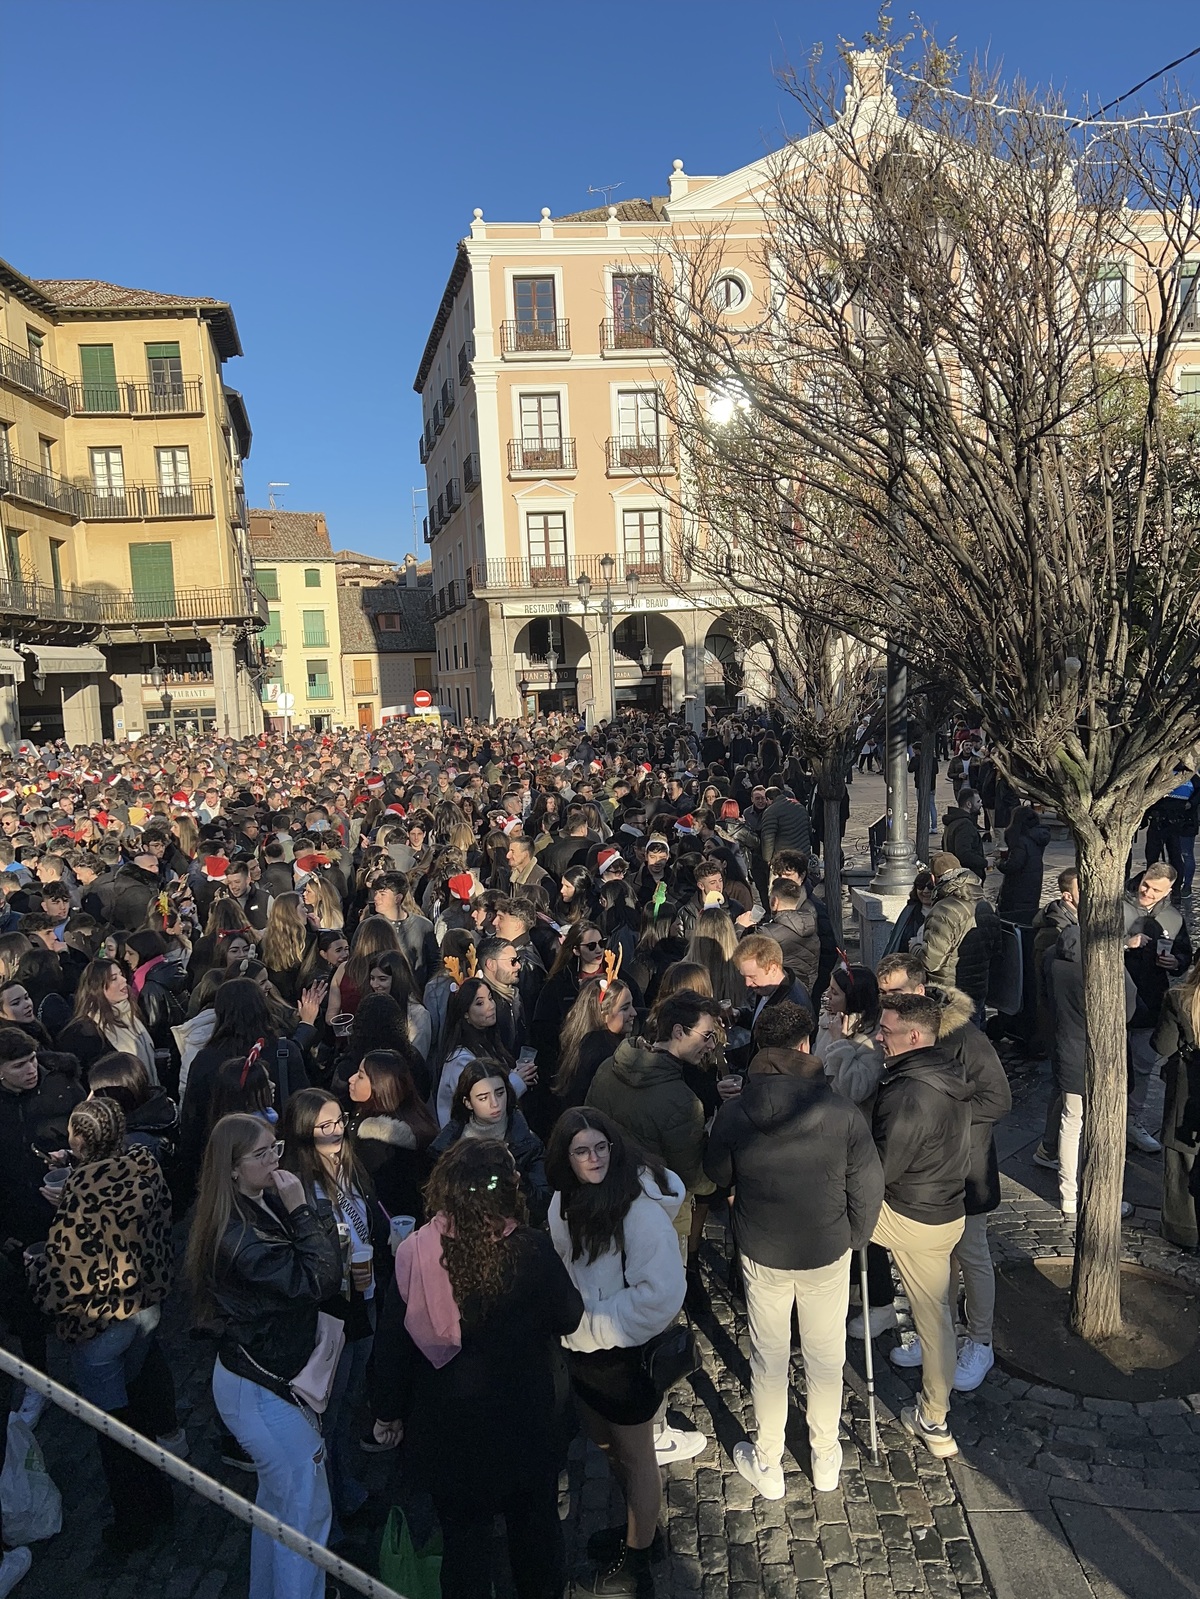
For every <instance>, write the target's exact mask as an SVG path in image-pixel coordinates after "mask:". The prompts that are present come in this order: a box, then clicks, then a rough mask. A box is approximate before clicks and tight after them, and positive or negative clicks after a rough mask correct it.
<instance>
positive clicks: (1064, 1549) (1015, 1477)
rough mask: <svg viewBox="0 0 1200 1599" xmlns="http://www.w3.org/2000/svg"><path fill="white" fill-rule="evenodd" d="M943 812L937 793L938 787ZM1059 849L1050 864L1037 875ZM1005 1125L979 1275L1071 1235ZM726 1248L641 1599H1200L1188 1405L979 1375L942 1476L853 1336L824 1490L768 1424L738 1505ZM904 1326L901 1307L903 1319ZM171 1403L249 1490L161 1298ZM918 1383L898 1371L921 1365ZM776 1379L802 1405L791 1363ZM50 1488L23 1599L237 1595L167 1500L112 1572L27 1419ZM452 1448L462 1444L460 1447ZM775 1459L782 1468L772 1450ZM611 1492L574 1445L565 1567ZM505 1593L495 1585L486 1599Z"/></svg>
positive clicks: (735, 1322)
mask: <svg viewBox="0 0 1200 1599" xmlns="http://www.w3.org/2000/svg"><path fill="white" fill-rule="evenodd" d="M942 798H943V799H944V795H943V796H942ZM881 809H882V782H881V780H880V779H879V778H878V777H863V778H859V779H858V780H857V781H856V783H855V789H854V808H853V812H852V823H851V831H850V838H849V848H848V854H849V855H850V856H851V857H853V856H854V855H855V853H856V849H857V846H858V844H859V842H860V841H865V834H866V827H867V825H869V823H870V822H871V821H873V820H874V818H875V817H876V816H877V815H878V814H879V812H880V810H881ZM1069 859H1070V850H1069V846H1059V845H1055V846H1053V847H1052V849H1051V851H1049V852H1048V857H1047V863H1046V864H1047V873H1048V877H1047V881H1048V882H1050V881H1052V875H1053V873H1055V872H1057V871H1058V870H1059V869H1060V867H1061V866H1062V865H1063V864H1066V863H1067V862H1068V861H1069ZM1013 1087H1014V1106H1013V1111H1012V1114H1011V1116H1010V1117H1009V1118H1007V1120H1006V1121H1005V1123H1004V1124H1003V1125H1002V1126H1001V1127H1000V1128H999V1129H998V1133H997V1141H998V1145H999V1151H1000V1157H1001V1170H1002V1174H1003V1202H1002V1204H1001V1207H1000V1209H999V1210H998V1211H997V1212H996V1213H995V1214H994V1216H993V1218H992V1223H991V1237H992V1242H993V1252H994V1254H995V1256H996V1259H997V1262H998V1263H999V1262H1002V1261H1006V1260H1017V1259H1029V1258H1031V1257H1035V1256H1041V1255H1063V1254H1069V1253H1070V1251H1071V1247H1072V1237H1071V1230H1070V1228H1069V1227H1068V1226H1067V1224H1066V1223H1064V1221H1063V1219H1062V1217H1061V1216H1060V1214H1059V1212H1058V1209H1057V1206H1056V1203H1055V1177H1054V1174H1053V1173H1052V1172H1047V1171H1044V1170H1042V1169H1040V1168H1038V1167H1035V1166H1034V1165H1033V1164H1032V1161H1031V1159H1030V1156H1031V1154H1032V1150H1033V1147H1034V1145H1035V1143H1036V1141H1037V1138H1038V1136H1039V1134H1040V1132H1041V1128H1042V1123H1043V1118H1044V1114H1045V1104H1046V1095H1047V1093H1048V1079H1047V1076H1046V1074H1045V1071H1044V1070H1043V1071H1041V1072H1037V1071H1024V1072H1017V1073H1016V1074H1015V1075H1014V1081H1013ZM1160 1165H1161V1163H1160V1161H1159V1159H1158V1158H1157V1157H1148V1156H1143V1155H1135V1154H1131V1155H1130V1158H1129V1163H1128V1168H1127V1176H1126V1190H1125V1191H1126V1197H1127V1198H1129V1199H1130V1200H1132V1201H1133V1203H1134V1206H1135V1210H1134V1214H1133V1216H1132V1218H1131V1219H1130V1221H1129V1222H1128V1223H1127V1224H1126V1225H1125V1230H1124V1236H1125V1255H1126V1257H1127V1258H1128V1259H1129V1260H1133V1261H1138V1262H1140V1263H1142V1264H1144V1265H1147V1266H1153V1267H1155V1268H1157V1269H1159V1270H1162V1271H1166V1272H1170V1273H1172V1274H1174V1275H1176V1276H1178V1277H1179V1278H1180V1279H1181V1280H1183V1281H1185V1282H1187V1283H1189V1284H1191V1285H1192V1286H1193V1287H1195V1288H1196V1289H1198V1290H1200V1262H1198V1261H1197V1260H1196V1259H1195V1258H1194V1257H1191V1256H1186V1255H1184V1254H1183V1253H1182V1252H1181V1251H1179V1250H1177V1249H1175V1248H1173V1247H1172V1246H1170V1245H1167V1244H1164V1243H1163V1241H1162V1240H1161V1239H1160V1238H1159V1236H1158V1186H1159V1176H1160ZM725 1249H726V1242H725V1234H724V1232H723V1230H722V1229H720V1228H718V1227H716V1226H710V1229H709V1237H708V1239H707V1241H706V1244H705V1252H704V1267H705V1273H706V1281H707V1283H708V1286H709V1294H710V1299H711V1307H712V1308H711V1312H710V1313H709V1314H706V1315H702V1316H700V1317H699V1318H698V1321H697V1327H698V1331H699V1334H700V1342H701V1347H702V1350H703V1355H704V1360H703V1366H702V1369H701V1370H700V1371H698V1372H697V1373H696V1375H695V1376H694V1377H693V1378H692V1379H691V1380H690V1381H689V1382H687V1383H684V1384H681V1385H680V1387H679V1388H678V1389H677V1390H676V1391H675V1393H674V1394H673V1395H672V1400H673V1410H674V1412H675V1414H676V1416H677V1419H679V1420H680V1421H681V1422H682V1421H686V1422H688V1423H690V1424H691V1425H694V1426H696V1427H700V1428H702V1429H703V1431H704V1432H705V1433H706V1434H707V1435H708V1437H709V1438H710V1439H711V1443H710V1445H709V1447H708V1448H707V1449H706V1450H705V1452H704V1453H703V1454H702V1455H701V1456H700V1457H699V1458H698V1459H697V1460H695V1461H693V1462H690V1463H688V1464H686V1465H681V1466H676V1467H672V1468H670V1469H669V1470H668V1472H667V1491H666V1519H667V1533H668V1544H669V1550H670V1558H669V1560H668V1561H667V1562H666V1563H665V1564H664V1565H662V1566H660V1567H658V1568H656V1572H657V1576H656V1587H657V1592H658V1595H659V1599H725V1596H726V1595H728V1596H730V1599H759V1596H760V1595H767V1596H770V1599H792V1596H796V1599H891V1596H893V1595H899V1596H907V1595H926V1594H927V1595H931V1596H933V1599H957V1596H962V1599H984V1596H985V1595H988V1594H994V1595H996V1596H997V1599H1040V1596H1042V1595H1052V1596H1055V1599H1117V1596H1127V1599H1184V1596H1189V1599H1195V1596H1197V1595H1198V1594H1200V1578H1198V1576H1197V1573H1200V1531H1198V1530H1197V1529H1200V1394H1197V1395H1194V1396H1192V1397H1191V1399H1181V1400H1169V1401H1159V1402H1155V1403H1152V1404H1144V1405H1132V1404H1123V1403H1117V1402H1109V1401H1103V1400H1093V1399H1080V1398H1078V1397H1076V1396H1074V1395H1072V1394H1068V1393H1065V1392H1063V1391H1061V1390H1058V1389H1054V1388H1048V1387H1043V1386H1037V1385H1030V1384H1029V1383H1027V1382H1024V1381H1021V1380H1018V1379H1017V1378H1015V1377H1011V1376H1007V1375H1005V1374H1003V1373H1002V1372H1001V1371H1000V1369H999V1368H996V1369H995V1370H994V1371H993V1372H992V1374H991V1375H990V1376H989V1377H988V1378H987V1379H986V1381H985V1382H984V1384H983V1386H982V1387H981V1388H980V1389H979V1390H978V1391H977V1392H976V1393H975V1394H971V1395H956V1396H955V1399H954V1405H953V1409H952V1413H951V1417H950V1420H951V1424H952V1426H953V1429H954V1432H955V1435H956V1437H957V1439H958V1442H959V1445H960V1450H961V1453H960V1455H959V1458H958V1460H957V1461H954V1462H951V1463H949V1465H948V1466H947V1465H946V1464H943V1463H939V1462H938V1461H936V1460H933V1459H932V1458H931V1457H930V1456H929V1455H928V1454H926V1453H925V1451H924V1450H923V1449H922V1448H919V1447H915V1446H914V1445H913V1443H912V1441H911V1440H910V1439H909V1438H908V1437H907V1435H906V1434H905V1433H904V1431H903V1429H902V1428H901V1427H900V1426H899V1422H898V1417H899V1414H900V1409H901V1406H902V1405H903V1404H906V1403H909V1402H910V1399H911V1395H912V1394H913V1393H914V1392H915V1389H916V1386H917V1385H916V1381H915V1379H914V1376H913V1374H911V1373H903V1374H901V1373H898V1372H896V1371H895V1370H894V1369H893V1368H891V1367H890V1365H889V1364H888V1362H887V1359H886V1351H887V1349H888V1348H890V1347H891V1346H892V1345H893V1343H894V1342H895V1335H894V1334H886V1335H885V1336H884V1337H883V1339H881V1340H880V1341H879V1343H878V1344H877V1346H876V1347H877V1362H876V1365H877V1371H878V1376H879V1381H878V1388H879V1395H880V1407H881V1408H880V1415H881V1422H882V1428H881V1442H882V1446H883V1447H882V1451H881V1455H880V1461H879V1464H878V1465H877V1466H874V1465H872V1464H871V1460H870V1454H869V1450H868V1447H867V1444H868V1434H867V1426H866V1405H865V1384H864V1379H863V1360H862V1346H861V1344H855V1343H851V1345H850V1351H849V1352H850V1362H849V1364H848V1366H847V1389H846V1408H845V1412H844V1418H843V1419H844V1439H845V1452H846V1470H845V1471H844V1473H843V1476H842V1480H841V1484H840V1486H839V1488H838V1491H837V1492H835V1493H829V1494H814V1493H813V1491H812V1488H811V1485H810V1482H809V1478H808V1475H807V1473H808V1449H807V1443H806V1441H805V1436H804V1429H803V1425H802V1419H801V1414H800V1411H799V1410H798V1409H797V1410H794V1411H793V1415H792V1418H791V1425H790V1426H789V1434H788V1440H789V1446H791V1447H790V1453H789V1455H788V1457H787V1458H786V1460H785V1468H786V1474H787V1495H786V1497H785V1498H784V1499H783V1500H782V1501H780V1502H778V1503H770V1502H767V1501H765V1500H762V1499H756V1498H755V1497H754V1496H753V1494H752V1491H751V1489H750V1488H749V1486H748V1484H746V1483H745V1482H744V1481H743V1480H742V1478H741V1477H740V1476H739V1475H738V1474H737V1472H736V1471H735V1470H734V1468H733V1464H732V1460H731V1458H730V1451H731V1450H732V1448H733V1445H734V1444H735V1443H736V1442H737V1441H738V1440H739V1439H740V1438H742V1437H743V1436H745V1433H746V1429H747V1424H748V1422H749V1420H750V1415H749V1393H748V1386H749V1370H748V1359H747V1357H748V1348H749V1346H748V1342H747V1336H746V1323H745V1316H744V1313H743V1312H742V1310H741V1308H740V1307H739V1306H736V1305H735V1304H733V1303H732V1302H731V1300H730V1297H729V1294H728V1292H727V1290H726V1287H725V1264H726V1262H725ZM903 1319H904V1318H903V1317H902V1320H903ZM165 1336H166V1342H167V1348H168V1354H169V1357H170V1359H171V1361H172V1364H173V1367H174V1369H175V1371H176V1373H177V1377H178V1381H179V1386H180V1408H181V1416H182V1419H183V1421H184V1423H185V1425H186V1426H187V1429H188V1433H189V1436H190V1438H191V1442H192V1459H193V1461H194V1463H195V1464H196V1465H197V1466H199V1467H200V1468H201V1469H203V1470H205V1471H208V1472H210V1473H211V1474H213V1475H215V1476H217V1477H219V1478H221V1479H222V1480H224V1481H225V1482H227V1483H228V1484H229V1485H230V1486H231V1487H234V1488H236V1489H238V1490H239V1491H245V1490H246V1489H247V1488H252V1480H251V1479H250V1478H247V1477H245V1476H243V1475H242V1474H240V1473H238V1472H233V1471H229V1470H227V1469H226V1468H224V1467H222V1466H221V1465H220V1464H219V1461H218V1459H217V1456H216V1436H215V1431H214V1427H213V1410H212V1404H211V1399H210V1396H209V1392H208V1384H209V1379H210V1375H211V1370H212V1361H213V1354H214V1345H213V1342H212V1341H211V1339H200V1338H196V1337H194V1336H192V1335H191V1334H190V1333H189V1330H188V1328H187V1326H186V1323H185V1320H184V1318H183V1314H182V1309H181V1307H180V1306H177V1305H176V1306H174V1307H173V1312H172V1314H171V1316H169V1317H168V1319H167V1322H166V1332H165ZM918 1375H919V1374H918ZM793 1387H794V1394H795V1396H796V1397H797V1399H800V1400H802V1394H803V1370H802V1366H801V1363H800V1360H799V1355H798V1354H797V1355H796V1357H795V1359H794V1363H793ZM39 1437H40V1438H41V1440H42V1442H43V1445H44V1447H45V1450H46V1455H47V1460H48V1463H49V1466H50V1469H51V1471H52V1473H53V1475H54V1476H55V1478H56V1480H57V1481H58V1483H59V1484H60V1486H61V1488H62V1491H63V1501H64V1518H65V1528H64V1531H63V1533H62V1534H61V1535H60V1536H59V1537H58V1538H56V1539H54V1540H53V1541H52V1542H51V1543H49V1544H45V1545H39V1546H37V1548H36V1550H35V1563H34V1568H33V1572H32V1573H31V1575H30V1576H29V1577H28V1578H27V1579H26V1581H25V1582H24V1583H22V1585H21V1587H20V1588H19V1590H18V1593H19V1594H20V1595H22V1596H23V1599H102V1596H103V1599H135V1596H136V1599H144V1596H148V1595H152V1596H155V1599H159V1596H161V1599H241V1596H243V1595H245V1593H246V1591H247V1579H248V1532H247V1531H246V1529H245V1528H244V1527H242V1526H241V1525H240V1524H238V1523H236V1522H234V1521H233V1520H232V1519H230V1518H229V1517H227V1516H225V1515H224V1514H222V1513H221V1512H220V1511H218V1510H217V1509H215V1508H214V1507H211V1506H209V1505H208V1504H207V1503H205V1502H204V1501H202V1500H200V1499H199V1498H198V1497H196V1496H194V1495H189V1494H187V1493H186V1492H184V1491H183V1490H180V1491H178V1493H177V1506H178V1511H177V1519H176V1523H175V1526H174V1529H173V1534H172V1536H171V1537H169V1538H164V1540H163V1542H162V1544H161V1545H160V1546H159V1547H157V1548H155V1549H152V1550H149V1551H147V1552H145V1553H143V1554H140V1555H137V1556H134V1557H132V1558H131V1559H128V1560H125V1561H118V1560H115V1559H113V1558H112V1557H110V1556H108V1555H107V1554H105V1553H104V1552H103V1550H102V1546H101V1545H100V1541H99V1534H100V1528H101V1526H102V1524H103V1522H104V1521H105V1520H106V1519H107V1510H106V1506H105V1495H104V1489H103V1483H102V1479H101V1476H100V1470H99V1461H98V1457H97V1454H96V1449H95V1444H94V1442H93V1441H92V1439H91V1438H90V1437H89V1436H88V1435H87V1434H86V1433H85V1431H84V1430H83V1429H82V1428H81V1427H79V1426H78V1425H76V1424H75V1423H74V1422H72V1421H70V1420H68V1419H66V1418H65V1417H63V1416H61V1415H60V1414H58V1413H57V1412H52V1413H50V1414H48V1415H47V1416H46V1418H45V1419H44V1420H43V1422H42V1423H41V1425H40V1427H39ZM463 1447H464V1448H469V1447H470V1442H469V1440H467V1439H464V1441H463ZM793 1456H794V1458H793ZM363 1468H364V1478H365V1480H366V1481H367V1482H368V1483H369V1485H370V1486H371V1487H372V1488H373V1489H374V1490H375V1491H376V1493H377V1495H378V1506H379V1520H380V1521H381V1520H382V1517H383V1515H384V1514H386V1508H387V1506H388V1505H389V1504H390V1503H392V1502H393V1501H395V1502H399V1503H402V1504H405V1505H406V1506H407V1507H408V1508H409V1510H410V1513H411V1514H412V1516H413V1517H414V1520H415V1522H416V1523H417V1525H418V1526H420V1525H422V1524H423V1522H424V1521H425V1520H426V1519H427V1517H428V1508H427V1506H425V1505H424V1504H423V1503H422V1501H421V1499H420V1496H419V1495H417V1494H415V1493H414V1490H413V1487H412V1485H411V1483H409V1482H407V1481H406V1480H405V1477H404V1472H403V1463H402V1461H393V1460H389V1459H387V1458H386V1457H384V1458H380V1457H367V1456H363ZM617 1514H618V1500H617V1496H616V1494H615V1493H614V1491H613V1489H612V1487H611V1484H610V1482H609V1478H608V1475H607V1471H606V1468H605V1466H604V1464H603V1462H602V1461H601V1460H600V1458H599V1457H598V1455H597V1454H596V1452H595V1451H594V1450H589V1449H587V1448H585V1446H584V1445H583V1443H582V1441H581V1440H577V1441H576V1444H575V1446H574V1448H573V1450H572V1455H571V1468H570V1506H569V1511H568V1538H569V1544H570V1547H571V1549H572V1551H573V1553H574V1554H575V1555H577V1556H581V1555H582V1552H583V1548H584V1545H585V1543H586V1539H587V1536H588V1534H589V1533H591V1532H592V1531H593V1530H595V1529H596V1528H598V1527H601V1526H604V1525H606V1524H608V1523H609V1522H611V1521H612V1520H614V1519H616V1518H617ZM378 1543H379V1526H378V1525H376V1526H374V1527H368V1528H365V1529H364V1528H359V1529H356V1531H355V1533H354V1535H353V1537H352V1538H351V1540H350V1541H349V1542H348V1544H347V1545H346V1546H345V1550H344V1552H345V1553H346V1555H347V1557H348V1558H353V1559H355V1560H356V1561H358V1562H359V1563H361V1564H363V1565H364V1566H365V1567H366V1569H368V1570H373V1560H374V1555H375V1553H376V1551H377V1549H378ZM504 1591H506V1592H507V1588H505V1590H504Z"/></svg>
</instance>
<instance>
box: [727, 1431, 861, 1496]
mask: <svg viewBox="0 0 1200 1599" xmlns="http://www.w3.org/2000/svg"><path fill="white" fill-rule="evenodd" d="M839 1453H840V1451H839ZM733 1463H734V1465H735V1466H736V1467H737V1469H738V1471H739V1472H740V1473H741V1474H742V1476H743V1477H745V1479H746V1481H747V1482H748V1483H750V1485H751V1486H752V1487H753V1488H754V1491H755V1492H756V1493H759V1494H761V1495H762V1496H763V1498H764V1499H782V1498H783V1495H784V1492H785V1489H784V1483H783V1467H782V1466H778V1465H777V1466H769V1465H768V1464H767V1462H766V1461H765V1460H764V1459H763V1457H762V1456H761V1455H760V1454H759V1452H758V1448H757V1446H756V1445H755V1444H752V1443H751V1442H750V1440H749V1439H743V1440H742V1442H741V1443H740V1444H734V1446H733Z"/></svg>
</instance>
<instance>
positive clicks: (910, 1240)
mask: <svg viewBox="0 0 1200 1599" xmlns="http://www.w3.org/2000/svg"><path fill="white" fill-rule="evenodd" d="M963 1221H964V1218H963V1217H961V1216H960V1217H959V1218H958V1220H957V1221H948V1222H942V1223H940V1224H938V1225H936V1226H930V1225H928V1224H927V1223H925V1222H919V1221H910V1220H909V1218H908V1217H907V1216H901V1215H900V1214H899V1213H898V1212H897V1211H894V1210H892V1208H891V1207H890V1206H889V1205H888V1203H887V1201H886V1200H885V1201H884V1205H883V1209H882V1210H881V1211H880V1212H879V1220H878V1221H877V1222H876V1223H875V1231H874V1232H873V1233H872V1235H871V1237H872V1240H873V1241H874V1242H875V1243H877V1244H882V1245H883V1246H884V1248H885V1249H890V1250H891V1252H892V1259H893V1260H894V1261H895V1262H896V1270H897V1271H898V1272H899V1273H900V1280H901V1282H902V1283H903V1284H904V1292H905V1293H906V1294H907V1295H908V1303H909V1305H910V1307H911V1309H912V1317H913V1321H914V1322H915V1323H916V1328H917V1336H918V1338H920V1340H921V1349H922V1351H923V1353H924V1363H923V1366H922V1373H923V1377H924V1382H923V1384H922V1387H921V1411H922V1414H923V1415H924V1417H925V1419H926V1421H929V1422H932V1423H933V1425H934V1426H935V1427H936V1426H938V1425H940V1424H941V1423H942V1422H943V1421H945V1419H946V1413H947V1411H948V1410H949V1409H950V1389H951V1387H952V1385H953V1383H954V1367H955V1365H956V1363H957V1360H958V1348H957V1345H956V1344H955V1340H954V1322H953V1319H952V1318H951V1314H950V1256H951V1255H952V1254H953V1253H954V1248H955V1245H956V1244H957V1243H958V1241H959V1239H960V1238H961V1237H962V1233H963Z"/></svg>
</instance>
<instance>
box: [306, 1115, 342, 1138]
mask: <svg viewBox="0 0 1200 1599" xmlns="http://www.w3.org/2000/svg"><path fill="white" fill-rule="evenodd" d="M345 1125H346V1118H345V1117H344V1116H339V1117H338V1119H337V1120H336V1121H332V1122H317V1123H316V1124H315V1125H314V1127H313V1132H314V1133H321V1134H322V1135H327V1134H329V1133H340V1132H341V1130H342V1128H343V1127H345Z"/></svg>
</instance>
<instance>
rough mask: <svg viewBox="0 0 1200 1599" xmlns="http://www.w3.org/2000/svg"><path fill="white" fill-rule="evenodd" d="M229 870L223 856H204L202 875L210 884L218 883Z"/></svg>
mask: <svg viewBox="0 0 1200 1599" xmlns="http://www.w3.org/2000/svg"><path fill="white" fill-rule="evenodd" d="M228 870H229V862H228V861H227V860H226V858H225V856H224V855H206V856H205V857H204V875H205V877H207V878H208V880H209V882H210V883H219V882H220V881H221V880H222V878H223V877H224V876H225V873H226V872H227V871H228Z"/></svg>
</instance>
